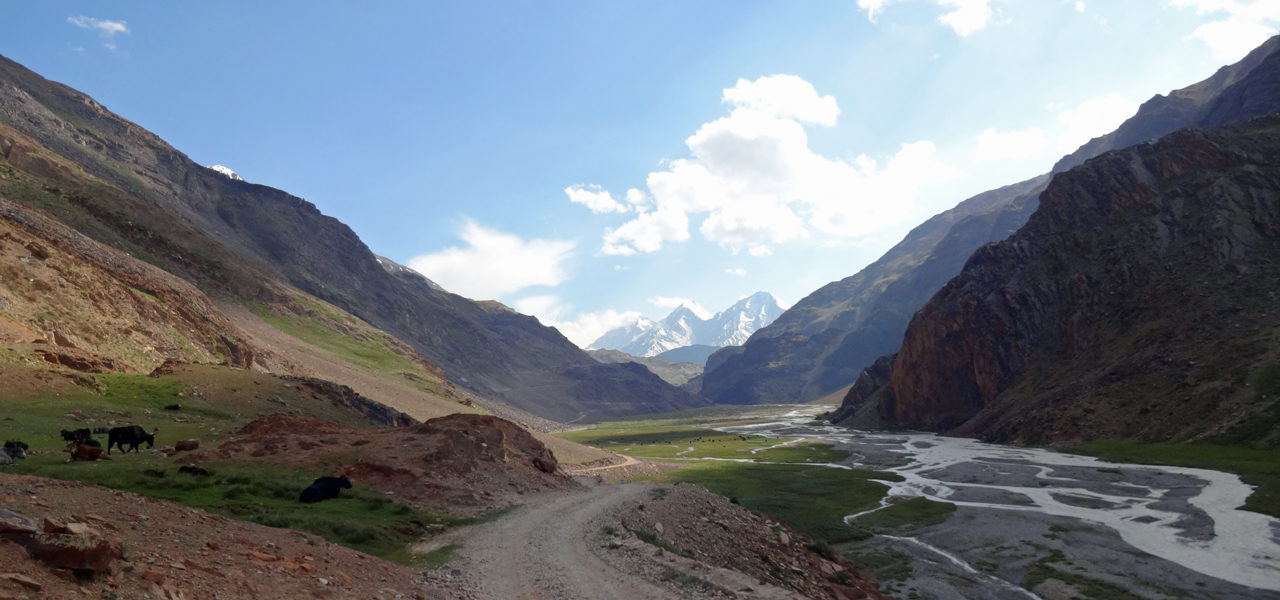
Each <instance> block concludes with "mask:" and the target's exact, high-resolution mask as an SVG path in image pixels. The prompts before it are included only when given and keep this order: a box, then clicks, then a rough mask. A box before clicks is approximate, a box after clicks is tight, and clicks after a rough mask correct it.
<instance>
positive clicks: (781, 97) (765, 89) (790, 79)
mask: <svg viewBox="0 0 1280 600" xmlns="http://www.w3.org/2000/svg"><path fill="white" fill-rule="evenodd" d="M720 101H721V102H725V103H728V104H732V105H733V106H734V107H735V108H742V109H746V110H749V111H751V112H753V113H759V114H761V115H765V116H769V117H776V118H779V119H793V120H796V121H800V122H801V123H816V124H818V125H826V126H828V127H830V126H832V125H835V124H836V117H839V116H840V107H839V106H836V99H835V98H834V97H832V96H829V95H828V96H818V90H816V89H814V87H813V84H811V83H809V82H808V81H805V80H803V79H801V78H799V77H796V76H795V75H770V76H768V77H761V78H759V79H757V80H755V81H747V80H746V79H739V80H738V83H737V85H735V86H733V87H731V88H728V89H726V90H724V96H723V97H722V98H721V100H720Z"/></svg>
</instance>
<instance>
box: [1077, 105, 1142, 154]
mask: <svg viewBox="0 0 1280 600" xmlns="http://www.w3.org/2000/svg"><path fill="white" fill-rule="evenodd" d="M1136 112H1138V103H1137V102H1134V101H1132V100H1129V99H1128V98H1125V97H1124V96H1121V95H1120V94H1108V95H1106V96H1101V97H1098V98H1094V99H1092V100H1087V101H1085V102H1082V103H1081V104H1080V105H1079V106H1077V107H1075V108H1073V109H1070V110H1066V111H1063V112H1061V113H1059V114H1058V123H1059V124H1061V125H1062V127H1063V133H1062V134H1061V136H1059V138H1058V151H1060V152H1064V153H1065V152H1072V151H1074V150H1075V149H1076V148H1079V147H1080V146H1081V145H1082V144H1084V143H1085V142H1087V141H1089V140H1091V139H1093V138H1095V137H1097V136H1100V135H1103V134H1105V133H1108V132H1110V131H1111V130H1113V129H1115V128H1117V127H1119V126H1120V124H1121V123H1123V122H1124V121H1125V120H1126V119H1128V118H1129V117H1132V116H1133V115H1134V113H1136Z"/></svg>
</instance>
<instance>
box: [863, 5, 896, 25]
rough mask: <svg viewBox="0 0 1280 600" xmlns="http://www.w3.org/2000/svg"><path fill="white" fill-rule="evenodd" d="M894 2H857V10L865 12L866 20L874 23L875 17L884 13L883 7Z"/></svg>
mask: <svg viewBox="0 0 1280 600" xmlns="http://www.w3.org/2000/svg"><path fill="white" fill-rule="evenodd" d="M891 2H894V0H858V8H861V9H862V10H865V11H867V20H868V21H871V22H872V23H875V22H876V15H878V14H880V13H882V12H884V7H886V6H888V5H889V4H890V3H891Z"/></svg>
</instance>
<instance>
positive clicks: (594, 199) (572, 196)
mask: <svg viewBox="0 0 1280 600" xmlns="http://www.w3.org/2000/svg"><path fill="white" fill-rule="evenodd" d="M564 194H565V195H566V196H568V197H569V201H570V202H573V203H574V204H581V205H583V206H586V207H587V208H588V209H590V210H591V212H593V213H595V214H602V213H611V212H618V213H624V212H627V207H626V206H623V205H622V204H621V203H619V202H618V201H617V200H614V199H613V196H611V195H609V192H608V191H607V190H605V189H603V188H601V187H600V186H598V185H582V184H578V185H571V186H569V187H567V188H564ZM628 196H630V193H628Z"/></svg>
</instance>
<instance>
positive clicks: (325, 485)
mask: <svg viewBox="0 0 1280 600" xmlns="http://www.w3.org/2000/svg"><path fill="white" fill-rule="evenodd" d="M156 431H158V429H153V430H152V431H151V433H147V430H145V429H143V428H142V427H141V426H140V425H128V426H125V427H113V428H111V429H107V428H105V427H99V428H96V429H93V430H90V429H89V428H88V427H85V428H83V429H75V430H71V431H68V430H66V429H63V430H62V432H61V434H62V439H63V440H65V441H66V442H67V451H68V452H70V454H71V457H70V458H68V459H67V462H71V461H73V460H110V459H111V449H112V448H113V447H114V448H118V449H119V450H120V452H123V453H126V454H127V453H128V452H129V451H133V452H139V450H138V447H139V446H141V445H142V444H146V445H147V448H148V449H151V448H154V447H155V445H156ZM102 433H105V434H107V447H106V448H103V447H102V442H99V441H98V440H95V439H93V436H94V435H95V434H102ZM199 445H200V442H199V441H197V440H181V441H179V442H177V443H176V444H175V445H174V449H175V450H178V451H187V450H195V449H196V448H197V447H199ZM30 448H31V447H30V446H29V445H27V443H26V442H21V441H15V440H9V441H6V442H5V443H4V447H3V448H0V466H5V465H11V464H13V461H14V460H16V459H21V458H26V457H27V451H28V450H30ZM184 469H191V471H190V472H192V473H195V474H202V475H208V474H209V472H208V471H206V470H204V469H200V468H198V467H192V466H191V465H187V466H184V467H182V468H181V469H179V470H180V471H181V470H184ZM350 488H351V480H350V479H347V476H346V475H343V476H341V477H321V478H319V479H316V480H315V481H314V482H312V483H311V485H310V486H308V487H307V489H305V490H303V491H302V494H301V496H299V498H298V501H299V502H302V503H304V504H311V503H314V502H320V501H322V500H329V499H331V498H337V497H338V492H339V491H341V490H343V489H350Z"/></svg>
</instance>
